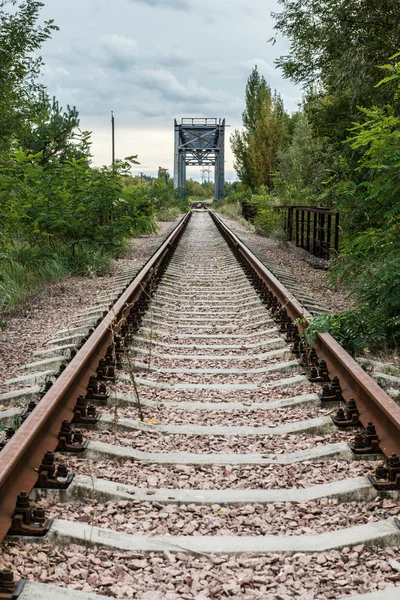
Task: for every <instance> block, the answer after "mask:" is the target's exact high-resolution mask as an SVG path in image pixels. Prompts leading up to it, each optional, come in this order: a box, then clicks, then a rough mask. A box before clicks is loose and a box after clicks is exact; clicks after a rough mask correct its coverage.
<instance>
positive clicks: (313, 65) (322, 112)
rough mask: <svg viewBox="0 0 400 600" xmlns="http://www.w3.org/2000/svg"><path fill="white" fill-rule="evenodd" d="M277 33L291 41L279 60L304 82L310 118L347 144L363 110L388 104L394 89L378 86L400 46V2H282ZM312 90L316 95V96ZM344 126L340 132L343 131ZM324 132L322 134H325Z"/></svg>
mask: <svg viewBox="0 0 400 600" xmlns="http://www.w3.org/2000/svg"><path fill="white" fill-rule="evenodd" d="M279 3H280V4H281V5H282V7H283V10H282V12H280V13H273V16H274V18H275V20H276V24H275V29H276V30H277V31H278V32H279V33H281V34H283V35H285V36H287V37H289V38H290V40H291V46H290V52H289V54H287V55H286V56H281V57H280V58H279V59H278V60H277V65H278V66H279V67H281V68H282V70H283V73H284V75H285V76H286V77H288V78H290V79H292V80H293V81H295V82H296V83H302V84H303V85H304V86H305V88H306V89H307V90H308V92H309V94H310V97H309V101H311V104H312V106H311V110H310V112H309V118H311V120H312V121H313V122H314V119H315V121H316V124H317V125H318V126H319V127H323V126H324V124H325V125H326V129H325V131H324V132H323V133H324V134H325V133H327V134H329V133H330V134H331V135H332V136H333V137H334V138H336V139H338V140H339V137H340V139H341V140H343V139H344V138H345V137H346V135H347V134H346V130H347V128H348V127H350V126H351V123H352V122H353V121H354V120H356V119H357V118H358V110H357V106H360V105H364V106H365V105H372V104H374V105H376V106H384V105H385V104H387V103H389V102H390V99H391V94H392V92H393V88H392V89H391V88H390V86H388V87H386V88H384V87H375V85H376V83H377V82H378V81H379V79H380V73H379V70H378V67H379V66H380V65H382V64H383V63H385V62H386V60H387V57H389V56H392V55H393V54H395V52H397V50H398V49H399V47H400V3H399V1H398V0H279ZM310 91H311V92H310ZM338 127H339V130H338ZM321 133H322V132H321Z"/></svg>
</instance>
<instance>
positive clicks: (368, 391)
mask: <svg viewBox="0 0 400 600" xmlns="http://www.w3.org/2000/svg"><path fill="white" fill-rule="evenodd" d="M209 212H210V214H211V216H212V218H213V220H214V222H215V224H216V225H217V227H218V228H219V230H220V231H221V233H223V235H224V236H225V237H226V238H228V239H229V240H230V241H231V243H232V244H233V245H234V246H235V248H236V250H237V252H238V253H240V254H241V255H242V256H243V257H244V258H245V260H246V261H247V262H248V264H250V265H251V266H252V267H253V269H254V271H255V272H256V273H257V275H258V276H259V277H260V278H261V279H262V280H263V281H264V282H265V284H266V285H267V287H268V288H269V289H270V290H271V292H272V293H273V294H274V295H275V296H276V297H277V299H278V301H279V303H280V304H281V305H282V306H283V307H284V308H285V309H286V311H287V313H288V315H289V317H290V318H291V319H292V320H293V321H294V320H296V319H299V327H300V329H301V330H303V331H304V329H306V328H307V326H308V325H309V321H310V319H311V318H312V315H311V314H310V313H309V312H308V311H307V310H306V309H304V308H303V307H302V306H301V304H300V303H299V302H298V301H297V300H296V298H295V297H294V296H293V294H291V293H290V292H289V291H288V290H287V289H286V287H285V286H284V285H282V283H281V282H280V281H279V280H278V279H277V278H276V277H275V276H274V275H273V274H272V273H271V271H269V269H268V268H267V267H266V266H265V265H264V264H263V263H262V262H261V261H260V260H259V259H258V258H257V257H256V256H255V255H254V254H253V252H251V250H250V249H249V248H248V247H247V246H246V245H245V244H244V243H243V242H242V241H241V240H240V239H239V238H238V236H237V235H235V233H233V231H231V229H229V227H228V226H227V225H226V224H225V223H224V222H223V221H222V219H221V218H220V217H219V216H218V215H217V214H216V213H215V212H214V211H213V210H210V211H209ZM312 346H314V348H315V350H316V352H317V355H318V358H319V360H322V359H323V360H325V361H326V364H327V366H328V369H329V375H330V377H331V378H332V377H334V376H336V377H338V378H339V380H340V384H341V387H342V395H343V398H345V399H346V400H349V399H350V398H354V399H355V400H356V402H357V408H358V409H359V411H360V421H361V423H362V424H363V425H364V426H365V425H366V424H367V423H368V422H369V421H371V422H372V423H373V424H374V425H375V428H376V432H377V434H378V436H379V446H380V449H381V450H382V452H383V453H384V454H385V456H386V457H389V456H390V455H391V454H392V453H396V454H400V406H398V404H396V402H395V401H394V400H393V399H392V398H390V396H388V394H386V392H385V391H384V390H383V389H382V388H381V387H380V386H379V385H378V384H377V383H376V382H375V381H374V380H373V379H372V377H370V376H369V375H368V373H366V372H365V371H364V370H363V369H362V368H361V367H360V365H359V364H358V363H357V362H356V361H355V360H354V358H352V357H351V356H350V354H349V353H348V352H346V350H345V349H344V348H343V347H342V346H341V345H340V344H339V343H338V342H337V341H336V340H335V339H334V338H333V337H332V336H331V335H330V334H329V333H318V334H317V337H316V340H315V341H314V342H313V343H312Z"/></svg>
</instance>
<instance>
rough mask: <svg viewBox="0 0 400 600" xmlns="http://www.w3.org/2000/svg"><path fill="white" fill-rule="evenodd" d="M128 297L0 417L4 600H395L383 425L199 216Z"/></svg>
mask: <svg viewBox="0 0 400 600" xmlns="http://www.w3.org/2000/svg"><path fill="white" fill-rule="evenodd" d="M131 279H132V275H129V274H126V275H124V276H123V277H121V278H120V280H119V281H117V282H116V289H115V290H113V291H112V293H111V292H110V295H109V296H108V295H107V294H105V295H104V299H105V300H104V303H103V304H102V305H98V306H95V307H94V308H93V309H90V310H87V311H85V312H84V313H82V314H80V315H77V316H75V317H74V319H73V321H72V323H71V326H73V327H71V328H70V329H69V330H67V331H65V332H59V335H58V336H57V337H56V339H55V340H53V342H52V343H51V344H50V346H49V348H50V349H47V350H45V351H43V352H42V353H41V355H40V356H41V358H42V361H41V362H40V365H38V364H33V365H32V371H34V372H33V373H32V374H28V375H27V376H26V377H25V378H24V379H22V380H19V381H16V382H14V385H15V389H14V390H13V391H11V392H7V393H5V394H3V395H2V397H1V402H2V404H3V405H4V406H5V411H3V414H1V413H0V417H1V418H2V422H3V423H6V424H10V423H11V422H12V421H13V419H15V417H16V415H19V414H20V412H21V407H22V406H24V405H26V404H27V401H30V402H31V404H30V409H29V410H28V411H26V414H24V421H23V423H22V425H21V426H20V427H19V429H17V431H16V432H15V433H13V432H12V431H11V430H10V431H9V432H8V433H7V435H6V436H5V439H4V440H3V448H2V450H1V452H0V492H1V493H0V533H1V535H2V538H3V547H2V554H1V561H2V563H1V564H3V566H4V567H6V568H11V569H12V570H14V571H15V572H16V573H19V574H21V573H22V574H23V573H25V572H26V573H27V574H28V576H29V579H30V580H32V582H34V581H36V582H37V583H32V582H28V583H26V584H25V586H24V588H22V592H21V593H20V595H19V597H20V598H21V599H23V600H24V599H28V598H36V597H41V598H47V597H51V598H52V599H53V600H54V599H56V600H57V598H64V597H65V596H64V593H68V597H71V598H76V599H77V600H79V599H81V598H82V599H83V598H88V599H89V598H95V597H97V596H94V595H93V594H99V595H103V596H108V597H110V596H111V597H117V598H143V599H144V600H161V599H163V598H165V599H166V600H174V599H175V598H185V599H190V598H198V599H199V600H200V599H203V598H204V599H205V598H240V599H253V598H254V599H255V598H257V599H261V598H263V599H264V598H267V599H271V600H273V599H278V600H287V599H288V598H300V599H302V600H308V599H313V598H315V599H317V598H318V599H319V598H321V599H323V598H353V597H356V596H357V594H358V593H359V594H363V593H367V592H370V591H376V594H377V595H373V596H368V595H366V596H365V598H366V599H369V598H370V599H371V600H376V599H379V600H380V599H381V598H382V600H383V599H385V600H389V599H390V600H392V599H394V598H398V597H399V592H400V587H399V583H400V572H399V571H400V563H399V562H397V561H396V552H398V550H399V547H400V528H399V521H398V520H397V516H396V515H398V514H400V505H399V504H398V502H397V501H398V493H399V490H400V460H399V458H398V454H399V453H400V408H399V406H398V405H397V404H396V403H395V402H394V401H393V400H391V399H390V398H389V397H388V396H387V395H386V393H385V392H384V391H383V390H382V389H381V388H379V386H378V385H377V384H376V383H375V382H374V381H373V380H372V379H371V378H370V377H369V376H368V375H367V374H366V373H365V372H364V371H363V370H362V369H361V367H359V366H358V365H357V363H355V362H354V361H353V360H352V359H351V357H350V356H349V355H347V353H346V352H345V351H344V350H343V349H342V348H341V347H340V346H339V345H338V344H337V343H336V342H335V341H334V340H333V338H331V337H330V336H329V335H327V334H321V335H320V336H319V337H318V339H317V340H316V342H315V344H314V348H309V347H307V345H306V344H305V342H304V339H303V338H302V337H300V336H299V332H301V329H302V328H304V327H305V326H306V324H307V319H308V318H309V317H310V313H309V312H308V311H307V310H306V309H305V308H304V307H303V306H302V305H300V304H299V302H298V301H297V300H296V298H295V297H294V296H293V295H292V294H291V293H290V292H289V291H288V290H287V289H286V288H285V287H284V286H283V285H282V283H281V282H280V281H279V280H278V279H277V278H276V277H275V276H274V275H272V274H271V273H270V272H269V271H268V270H267V269H266V267H265V266H264V265H263V264H262V263H261V262H260V261H259V260H258V259H257V258H256V257H255V256H254V255H253V254H252V253H251V252H250V251H249V250H248V249H247V248H246V246H244V244H243V243H242V242H241V241H240V240H238V238H237V237H236V236H235V235H234V234H233V233H232V232H231V231H230V230H229V229H228V228H227V226H226V225H225V224H224V223H223V221H221V219H220V218H219V217H218V216H217V215H216V214H215V213H213V212H212V211H207V210H203V209H202V208H201V209H200V210H195V211H194V212H193V213H191V214H188V215H186V216H185V217H184V218H183V219H182V220H181V221H180V223H179V224H178V225H177V227H176V228H175V229H174V231H173V232H172V233H171V234H170V235H169V236H168V238H167V239H166V240H165V242H164V243H163V244H162V245H161V246H160V248H159V249H158V250H157V252H155V254H154V255H153V257H152V258H151V259H150V260H149V261H148V262H147V264H146V265H145V266H144V267H143V269H142V270H141V271H140V272H139V274H137V276H136V277H135V278H134V280H133V281H131ZM115 294H117V295H119V298H118V299H117V300H116V302H115V303H114V300H113V296H114V295H115ZM110 302H111V304H110ZM104 311H107V313H106V314H104ZM295 321H296V322H295ZM71 352H72V354H71ZM68 356H70V360H69V362H68V363H67V364H64V363H65V362H66V358H68ZM60 365H61V368H60ZM39 368H40V369H42V370H41V371H39V372H37V371H36V369H39ZM57 369H59V372H58V373H57V377H55V376H54V371H55V370H57ZM46 381H47V383H46ZM49 381H51V382H52V385H50V383H49ZM38 383H40V385H42V386H44V387H43V388H42V391H41V392H39V389H38V386H37V384H38ZM22 386H24V388H23V389H21V388H22ZM40 398H41V399H40ZM332 416H333V417H334V418H333V419H332ZM384 459H388V461H386V463H385V465H384V466H382V461H383V460H384ZM378 465H379V467H378V469H377V470H376V467H377V466H378ZM73 473H75V475H74V476H73ZM22 492H26V493H22ZM27 493H30V497H31V504H29V498H28V496H27ZM32 502H33V503H32ZM49 516H50V517H51V519H52V520H50V521H48V517H49ZM7 534H8V537H6V536H7ZM10 534H11V535H10ZM33 535H35V536H36V535H38V537H31V536H33ZM16 559H17V560H16ZM396 564H397V565H398V568H397V567H396ZM10 579H11V578H10V575H9V573H7V572H3V574H2V580H0V590H2V591H0V598H13V597H18V594H19V592H20V590H16V591H15V593H14V592H13V591H12V590H13V588H14V585H15V582H14V583H13V582H12V581H11V580H10ZM16 579H18V577H17V578H16ZM39 582H42V584H43V583H51V584H52V586H51V587H48V586H45V585H42V584H40V583H39ZM55 586H57V587H55ZM386 586H387V590H386V591H385V592H384V591H382V590H383V589H384V588H385V587H386ZM20 587H22V586H21V585H20ZM65 587H68V588H69V590H67V591H66V590H65V589H63V588H65ZM2 594H3V595H2ZM13 594H14V595H13ZM363 598H364V596H363Z"/></svg>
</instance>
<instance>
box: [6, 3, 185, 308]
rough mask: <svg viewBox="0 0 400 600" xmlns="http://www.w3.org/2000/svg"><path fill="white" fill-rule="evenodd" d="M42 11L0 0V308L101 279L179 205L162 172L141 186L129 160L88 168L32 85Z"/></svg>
mask: <svg viewBox="0 0 400 600" xmlns="http://www.w3.org/2000/svg"><path fill="white" fill-rule="evenodd" d="M42 6H43V3H41V2H36V1H35V0H0V18H1V26H0V59H1V60H0V107H1V110H2V123H1V126H0V307H1V308H2V310H4V309H6V308H7V307H10V306H15V305H16V304H17V303H18V302H21V301H23V300H24V299H26V298H28V297H29V296H30V295H31V294H32V293H34V292H36V291H37V290H38V289H40V287H41V286H42V285H43V284H44V282H46V281H51V280H54V279H58V278H60V277H64V276H65V275H67V274H68V273H74V274H78V275H91V274H93V273H96V272H104V270H106V269H107V268H108V264H109V260H110V258H111V257H115V256H117V255H118V253H119V252H120V251H121V250H122V249H124V247H125V244H126V240H127V239H128V238H129V237H130V236H132V235H137V234H143V233H144V234H146V233H151V232H154V231H156V223H155V217H156V215H157V213H160V212H162V211H163V210H165V207H170V206H179V208H180V209H181V208H183V207H184V206H185V203H184V202H183V201H182V200H181V199H180V198H178V197H177V195H176V193H175V191H174V189H173V185H172V182H171V180H170V178H169V174H168V171H167V170H166V169H162V168H160V170H159V176H158V178H157V179H156V180H152V179H151V178H145V183H144V185H141V183H140V184H138V183H137V182H134V181H133V178H130V177H128V175H129V172H130V169H131V166H132V164H138V161H137V160H136V159H137V156H130V157H128V158H126V159H125V160H123V161H121V160H117V161H116V162H115V164H114V165H113V166H112V167H102V168H100V169H95V168H92V167H91V165H90V133H89V132H82V131H80V130H79V114H78V111H77V110H76V108H75V107H73V108H70V107H69V106H68V107H67V109H66V110H63V109H62V108H61V107H60V106H59V104H58V102H57V100H56V99H55V98H53V99H52V100H50V99H49V96H48V94H47V91H46V90H45V88H44V87H43V86H41V85H39V84H38V83H37V77H38V75H39V73H40V70H41V67H42V65H43V63H42V59H41V58H40V57H39V56H38V52H39V50H40V48H41V45H42V44H43V42H45V41H46V40H47V39H48V38H49V37H50V36H51V34H52V32H53V31H55V30H57V27H56V26H55V25H54V24H53V22H52V21H48V22H46V23H44V25H39V24H38V20H39V13H40V9H41V7H42ZM7 9H8V10H7ZM128 179H129V180H131V181H129V184H130V183H131V182H133V184H134V185H127V183H128ZM175 210H176V209H175Z"/></svg>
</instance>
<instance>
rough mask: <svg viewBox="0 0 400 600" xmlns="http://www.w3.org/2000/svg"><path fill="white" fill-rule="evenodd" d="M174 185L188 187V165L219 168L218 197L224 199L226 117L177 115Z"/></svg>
mask: <svg viewBox="0 0 400 600" xmlns="http://www.w3.org/2000/svg"><path fill="white" fill-rule="evenodd" d="M174 125H175V154H174V186H175V187H176V188H185V186H186V167H187V166H197V165H200V166H207V167H211V166H212V167H214V168H215V176H214V200H215V201H218V200H222V199H223V197H224V184H225V119H209V118H207V119H206V118H204V119H203V118H185V119H182V120H181V122H180V123H178V122H177V120H176V119H175V122H174Z"/></svg>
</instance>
